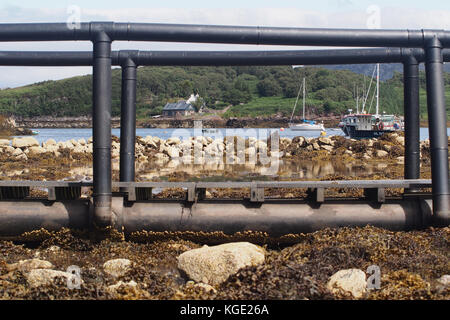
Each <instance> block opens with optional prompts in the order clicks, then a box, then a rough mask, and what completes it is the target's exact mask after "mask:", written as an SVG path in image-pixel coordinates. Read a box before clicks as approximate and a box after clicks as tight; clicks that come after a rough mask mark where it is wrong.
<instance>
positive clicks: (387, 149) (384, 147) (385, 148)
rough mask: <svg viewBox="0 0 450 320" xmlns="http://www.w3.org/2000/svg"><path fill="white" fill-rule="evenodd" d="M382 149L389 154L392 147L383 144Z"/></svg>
mask: <svg viewBox="0 0 450 320" xmlns="http://www.w3.org/2000/svg"><path fill="white" fill-rule="evenodd" d="M383 149H384V150H385V151H387V152H389V151H391V149H392V146H391V145H389V144H385V145H384V146H383Z"/></svg>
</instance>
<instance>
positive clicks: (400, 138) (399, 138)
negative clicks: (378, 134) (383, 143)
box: [395, 137, 405, 145]
mask: <svg viewBox="0 0 450 320" xmlns="http://www.w3.org/2000/svg"><path fill="white" fill-rule="evenodd" d="M395 141H397V143H398V144H401V145H405V138H404V137H396V138H395Z"/></svg>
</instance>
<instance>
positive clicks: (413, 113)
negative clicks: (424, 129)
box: [403, 54, 420, 192]
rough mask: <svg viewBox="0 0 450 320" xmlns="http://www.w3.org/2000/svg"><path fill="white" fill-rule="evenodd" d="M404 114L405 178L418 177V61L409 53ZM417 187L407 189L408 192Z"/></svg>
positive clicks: (404, 77)
mask: <svg viewBox="0 0 450 320" xmlns="http://www.w3.org/2000/svg"><path fill="white" fill-rule="evenodd" d="M403 90H404V93H403V96H404V114H405V166H404V174H405V179H419V178H420V105H419V62H418V61H417V59H416V58H415V57H414V55H412V54H411V55H409V56H408V59H406V61H405V62H404V63H403ZM413 191H417V189H409V192H413Z"/></svg>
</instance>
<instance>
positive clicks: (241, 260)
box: [177, 242, 265, 285]
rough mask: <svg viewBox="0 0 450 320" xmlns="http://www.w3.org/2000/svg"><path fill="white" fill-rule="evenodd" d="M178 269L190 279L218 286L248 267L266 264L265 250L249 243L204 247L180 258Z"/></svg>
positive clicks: (190, 251)
mask: <svg viewBox="0 0 450 320" xmlns="http://www.w3.org/2000/svg"><path fill="white" fill-rule="evenodd" d="M177 259H178V268H179V269H181V270H183V271H184V272H185V273H186V274H187V275H188V276H189V278H190V279H192V280H194V281H196V282H203V283H206V284H210V285H217V284H220V283H222V282H224V281H225V280H227V279H228V277H229V276H230V275H233V274H235V273H237V272H238V271H239V269H241V268H244V267H247V266H255V265H259V264H261V263H263V262H264V259H265V252H264V249H263V248H261V247H259V246H256V245H254V244H251V243H249V242H235V243H227V244H222V245H218V246H213V247H208V246H206V245H205V246H203V247H202V248H199V249H193V250H189V251H186V252H184V253H182V254H181V255H179V256H178V258H177Z"/></svg>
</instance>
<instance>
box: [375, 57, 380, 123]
mask: <svg viewBox="0 0 450 320" xmlns="http://www.w3.org/2000/svg"><path fill="white" fill-rule="evenodd" d="M379 102H380V64H379V63H377V109H376V112H375V114H376V115H378V108H379Z"/></svg>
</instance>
